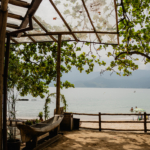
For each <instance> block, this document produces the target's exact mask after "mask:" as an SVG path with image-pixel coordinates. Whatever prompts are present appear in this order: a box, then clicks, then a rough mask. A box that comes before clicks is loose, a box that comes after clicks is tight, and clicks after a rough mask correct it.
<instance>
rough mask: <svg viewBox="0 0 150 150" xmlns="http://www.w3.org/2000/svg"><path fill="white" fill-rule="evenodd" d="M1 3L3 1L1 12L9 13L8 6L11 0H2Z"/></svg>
mask: <svg viewBox="0 0 150 150" xmlns="http://www.w3.org/2000/svg"><path fill="white" fill-rule="evenodd" d="M0 1H1V10H2V11H7V6H8V2H9V0H0Z"/></svg>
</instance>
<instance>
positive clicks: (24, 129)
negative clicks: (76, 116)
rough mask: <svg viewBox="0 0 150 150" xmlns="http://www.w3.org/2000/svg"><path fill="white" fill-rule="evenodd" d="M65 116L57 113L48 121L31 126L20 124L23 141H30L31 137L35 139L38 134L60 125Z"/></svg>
mask: <svg viewBox="0 0 150 150" xmlns="http://www.w3.org/2000/svg"><path fill="white" fill-rule="evenodd" d="M63 118H64V116H63V115H55V116H54V117H52V118H50V119H48V120H46V121H43V122H41V123H37V124H34V125H31V126H29V125H24V124H18V125H17V127H18V128H19V130H20V134H21V140H22V142H23V143H24V142H29V141H30V140H31V139H35V138H37V137H38V136H41V135H43V134H45V133H47V132H50V131H52V130H54V129H55V128H57V127H58V126H59V125H60V123H61V121H62V120H63Z"/></svg>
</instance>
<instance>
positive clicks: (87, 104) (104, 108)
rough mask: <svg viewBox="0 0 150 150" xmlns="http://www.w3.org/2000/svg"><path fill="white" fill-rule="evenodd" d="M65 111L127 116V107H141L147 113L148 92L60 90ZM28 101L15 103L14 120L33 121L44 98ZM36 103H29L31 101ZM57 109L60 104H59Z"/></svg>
mask: <svg viewBox="0 0 150 150" xmlns="http://www.w3.org/2000/svg"><path fill="white" fill-rule="evenodd" d="M49 90H50V92H51V93H53V92H55V91H56V89H55V88H54V87H50V88H49ZM61 93H62V94H64V95H65V97H66V100H67V104H68V109H67V111H68V112H78V113H98V112H101V113H130V109H131V107H133V108H135V106H137V107H139V108H143V109H145V110H146V112H147V113H150V89H126V88H121V89H119V88H70V89H63V90H61ZM18 98H27V99H29V101H18V102H17V105H16V110H17V118H37V116H38V113H39V112H40V111H43V107H44V102H45V99H41V98H40V97H37V98H33V97H32V96H31V95H28V96H26V97H20V96H18ZM35 99H36V101H33V100H35ZM51 99H52V103H51V104H49V107H50V115H49V116H50V117H52V116H53V112H54V109H55V105H56V103H55V98H51ZM61 106H63V104H62V103H61ZM76 117H78V118H81V120H97V119H98V117H89V116H76ZM136 118H137V117H136V116H134V117H133V116H127V117H125V116H112V117H111V116H104V117H102V119H103V120H124V119H127V120H133V119H134V120H135V119H136Z"/></svg>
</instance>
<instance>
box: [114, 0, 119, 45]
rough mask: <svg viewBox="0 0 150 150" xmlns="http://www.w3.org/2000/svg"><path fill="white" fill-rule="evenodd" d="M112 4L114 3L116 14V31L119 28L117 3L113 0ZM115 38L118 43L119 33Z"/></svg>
mask: <svg viewBox="0 0 150 150" xmlns="http://www.w3.org/2000/svg"><path fill="white" fill-rule="evenodd" d="M114 5H115V15H116V27H117V32H119V29H118V15H117V5H116V1H115V0H114ZM117 40H118V44H119V35H117Z"/></svg>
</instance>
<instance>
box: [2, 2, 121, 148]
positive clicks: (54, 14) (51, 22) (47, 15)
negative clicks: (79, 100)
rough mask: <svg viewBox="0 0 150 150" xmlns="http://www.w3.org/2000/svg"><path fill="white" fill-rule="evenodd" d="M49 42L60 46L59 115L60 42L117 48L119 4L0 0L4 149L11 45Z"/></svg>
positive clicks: (57, 101) (57, 100)
mask: <svg viewBox="0 0 150 150" xmlns="http://www.w3.org/2000/svg"><path fill="white" fill-rule="evenodd" d="M48 41H49V42H57V43H58V51H57V62H58V63H57V88H56V93H57V96H56V113H58V114H59V108H60V64H61V56H60V53H61V42H62V41H71V42H72V41H76V42H90V43H95V44H108V45H109V44H110V45H118V44H119V31H118V18H117V7H116V1H115V0H103V1H102V0H71V1H67V0H60V1H59V0H0V52H1V54H0V91H1V93H0V145H2V118H3V149H7V146H6V145H7V128H6V121H7V120H6V118H7V75H8V64H9V48H10V44H11V43H13V44H18V43H39V42H48ZM5 43H6V44H7V45H6V52H5ZM4 52H5V57H4ZM4 58H5V68H4V72H3V64H4ZM3 74H4V75H3ZM3 85H4V86H3ZM2 103H3V113H2ZM2 114H3V117H2ZM0 150H2V146H0Z"/></svg>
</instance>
